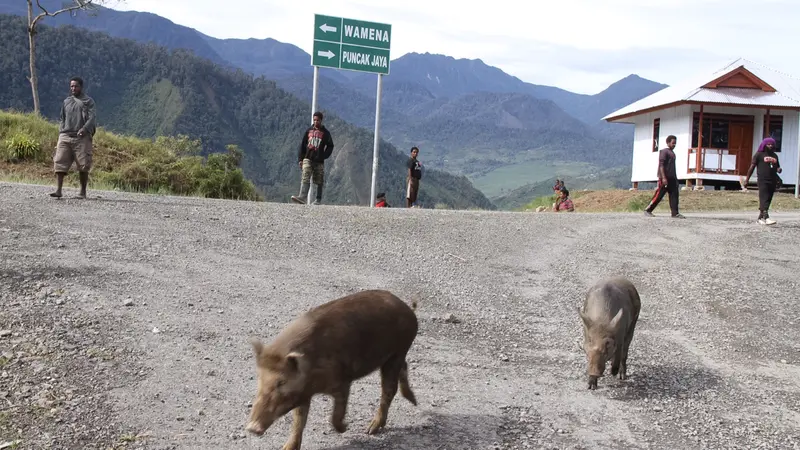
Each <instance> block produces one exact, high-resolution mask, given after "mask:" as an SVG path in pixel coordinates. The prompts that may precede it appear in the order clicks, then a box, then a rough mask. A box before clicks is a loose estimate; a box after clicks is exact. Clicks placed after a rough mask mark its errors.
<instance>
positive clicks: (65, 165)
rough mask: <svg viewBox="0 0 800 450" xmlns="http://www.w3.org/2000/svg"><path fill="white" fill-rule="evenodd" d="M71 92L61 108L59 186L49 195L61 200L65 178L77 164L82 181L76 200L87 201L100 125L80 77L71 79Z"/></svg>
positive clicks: (56, 162) (57, 160)
mask: <svg viewBox="0 0 800 450" xmlns="http://www.w3.org/2000/svg"><path fill="white" fill-rule="evenodd" d="M69 93H70V95H69V96H67V98H65V99H64V104H63V105H61V115H60V120H59V122H58V143H57V144H56V151H55V154H54V155H53V171H54V172H55V173H56V182H57V186H56V190H55V192H52V193H51V194H50V196H51V197H55V198H61V196H62V195H63V194H62V192H61V191H62V186H63V185H64V176H65V175H66V174H67V172H69V169H70V167H72V164H73V162H74V163H75V166H76V167H77V168H78V173H79V175H80V182H81V191H80V193H79V194H78V197H77V198H86V185H87V184H88V183H89V170H91V168H92V153H93V152H92V139H93V138H94V133H95V131H96V126H97V124H96V120H97V119H96V113H95V105H94V100H93V99H92V98H91V97H89V96H88V95H86V94H85V93H84V92H83V80H82V79H81V78H80V77H72V79H70V80H69Z"/></svg>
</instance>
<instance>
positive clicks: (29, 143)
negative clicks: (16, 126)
mask: <svg viewBox="0 0 800 450" xmlns="http://www.w3.org/2000/svg"><path fill="white" fill-rule="evenodd" d="M3 144H4V146H5V151H4V152H3V157H4V158H5V160H6V161H8V162H19V161H36V160H38V159H39V156H40V155H39V154H40V153H41V145H40V144H39V143H38V142H37V141H36V139H34V138H33V137H32V136H31V135H29V134H28V133H25V132H22V131H18V132H16V133H14V134H12V135H11V136H10V137H8V138H6V139H5V141H4V142H3Z"/></svg>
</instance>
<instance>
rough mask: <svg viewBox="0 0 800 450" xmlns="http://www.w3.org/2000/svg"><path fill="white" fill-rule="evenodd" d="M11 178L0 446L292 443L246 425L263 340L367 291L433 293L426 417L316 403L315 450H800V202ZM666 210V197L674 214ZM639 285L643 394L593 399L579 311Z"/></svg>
mask: <svg viewBox="0 0 800 450" xmlns="http://www.w3.org/2000/svg"><path fill="white" fill-rule="evenodd" d="M49 189H50V188H48V187H41V186H25V185H14V184H0V449H6V448H19V449H40V448H43V449H49V448H52V449H100V448H102V449H108V448H117V449H120V448H131V449H133V448H137V449H138V448H147V449H159V450H161V449H164V450H166V449H247V448H264V449H266V448H276V449H277V448H280V446H281V445H282V444H283V443H284V441H285V440H286V438H287V436H288V432H289V426H290V417H286V418H285V419H284V420H281V421H278V422H277V423H276V424H274V425H273V427H272V428H270V429H269V430H268V431H267V433H266V434H265V435H264V436H262V437H260V438H259V437H253V436H249V435H245V433H244V425H245V421H246V419H247V416H248V413H249V405H250V402H251V401H252V397H253V395H254V393H255V389H256V386H255V375H256V374H255V366H254V361H253V357H252V351H251V348H250V347H249V344H248V342H247V341H248V338H250V337H251V336H258V337H260V338H262V339H265V340H269V339H270V338H271V337H272V336H274V335H275V334H276V333H277V332H278V331H279V330H280V328H281V327H282V326H283V325H284V324H285V323H287V322H288V321H290V320H291V319H292V318H294V317H295V316H296V315H298V314H299V313H301V312H303V311H304V310H306V309H308V308H310V307H312V306H314V305H317V304H320V303H322V302H325V301H328V300H331V299H334V298H336V297H339V296H342V295H345V294H348V293H351V292H354V291H356V290H360V289H367V288H386V289H390V290H392V291H393V292H395V293H396V294H398V295H399V296H400V297H402V298H406V299H410V298H412V297H414V296H416V297H417V298H419V308H418V315H419V317H420V334H419V336H418V338H417V340H416V341H415V344H414V346H413V347H412V350H411V353H410V354H409V359H410V380H411V384H412V387H413V388H414V390H415V393H416V396H417V399H418V400H419V406H418V407H414V406H412V405H410V404H409V403H408V402H407V401H405V400H404V399H402V398H401V397H399V396H398V397H397V399H396V400H395V402H394V404H393V405H392V408H391V410H390V412H389V422H388V424H387V428H386V429H385V430H384V431H383V432H382V433H380V434H378V435H376V436H367V435H366V434H365V433H364V431H365V430H366V427H367V425H368V423H369V420H370V419H371V417H372V415H373V413H374V411H375V408H376V407H377V403H378V398H379V393H380V387H379V380H378V376H377V375H376V374H373V375H371V376H369V377H366V378H365V379H363V380H360V381H359V382H357V383H356V384H355V385H354V388H353V390H352V395H351V400H350V404H349V410H348V415H347V421H348V423H349V424H350V429H349V430H348V431H347V432H345V433H344V434H338V433H336V432H335V431H333V429H332V428H331V426H330V425H329V414H330V411H331V406H332V403H331V401H330V400H328V399H327V398H325V397H318V398H316V399H315V400H314V402H313V403H312V407H311V414H310V416H309V423H308V427H307V428H306V432H305V439H304V442H303V444H304V447H303V448H304V449H323V448H325V449H389V448H391V449H482V448H483V449H490V448H504V449H505V448H508V449H514V448H516V449H522V448H545V449H578V448H580V449H584V448H604V449H608V448H623V449H640V448H641V449H645V448H647V449H651V448H664V449H676V448H680V449H723V448H725V449H730V448H742V449H745V448H782V449H791V448H798V446H800V344H798V342H800V323H799V322H800V303H798V300H797V299H798V296H797V293H798V281H797V268H798V267H800V254H799V253H798V251H797V249H798V248H799V246H800V233H798V230H799V229H800V213H797V212H781V211H773V213H772V217H773V218H775V219H777V220H778V224H777V225H775V226H773V227H763V226H759V225H757V224H756V223H755V217H756V214H755V213H753V212H750V213H745V214H741V213H731V214H723V213H706V214H687V216H688V218H687V219H686V220H673V219H670V218H668V217H665V212H664V211H663V209H660V210H657V211H656V213H660V217H656V218H646V217H644V216H642V215H640V214H580V213H573V214H530V213H528V214H525V213H497V212H473V211H470V212H464V211H461V212H455V211H437V210H404V209H399V208H398V209H395V208H392V209H382V210H370V209H367V208H343V207H331V206H320V207H305V206H299V205H292V204H269V203H240V202H232V201H219V200H203V199H190V198H174V197H157V196H145V195H133V194H122V193H111V192H90V199H88V200H77V199H74V198H70V197H71V196H74V194H75V192H74V191H72V190H69V191H68V193H67V195H68V196H67V197H65V198H64V199H62V200H53V199H50V198H49V197H47V192H49ZM665 203H666V202H665ZM617 274H621V275H626V276H628V277H629V278H631V279H632V280H633V281H634V282H635V283H636V285H637V286H638V288H639V290H640V293H641V296H642V313H641V318H640V322H639V324H638V325H637V328H636V335H635V336H634V339H633V343H632V346H631V351H630V358H629V375H630V379H629V380H627V381H619V380H614V379H612V378H611V377H609V376H606V377H604V378H602V379H601V380H600V383H599V389H598V390H597V391H589V390H587V389H586V379H585V370H586V367H585V357H584V355H583V353H582V352H581V350H579V348H578V347H577V345H576V341H577V340H578V339H579V338H580V336H581V328H580V320H579V319H578V315H577V312H576V308H577V307H578V306H579V305H580V304H581V302H582V299H583V294H584V293H585V292H586V290H587V289H588V287H589V286H590V285H591V284H592V283H593V282H594V281H596V280H598V279H599V278H601V277H605V276H609V275H617Z"/></svg>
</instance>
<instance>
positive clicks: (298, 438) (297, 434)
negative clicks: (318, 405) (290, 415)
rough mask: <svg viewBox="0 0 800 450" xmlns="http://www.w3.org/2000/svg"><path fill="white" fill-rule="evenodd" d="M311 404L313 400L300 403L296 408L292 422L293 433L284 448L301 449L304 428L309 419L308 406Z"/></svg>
mask: <svg viewBox="0 0 800 450" xmlns="http://www.w3.org/2000/svg"><path fill="white" fill-rule="evenodd" d="M310 406H311V401H307V402H305V403H302V404H300V405H298V406H297V407H296V408H295V409H294V421H293V422H292V434H291V436H290V437H289V440H288V441H286V444H284V445H283V449H282V450H300V444H302V442H303V430H305V428H306V420H308V408H309V407H310Z"/></svg>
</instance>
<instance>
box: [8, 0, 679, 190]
mask: <svg viewBox="0 0 800 450" xmlns="http://www.w3.org/2000/svg"><path fill="white" fill-rule="evenodd" d="M42 4H43V5H46V6H51V7H52V6H59V5H60V4H61V1H60V0H44V1H43V2H42ZM0 13H5V14H13V15H24V14H26V11H25V3H24V2H22V1H19V0H0ZM45 23H47V24H48V25H53V26H58V25H75V26H77V27H81V28H87V29H90V30H95V31H100V32H103V33H107V34H108V35H110V36H114V37H120V38H126V39H131V40H133V41H136V42H140V43H150V44H156V45H160V46H164V47H166V48H169V49H187V50H189V51H191V52H192V53H194V54H195V55H197V56H199V57H201V58H205V59H208V60H209V61H211V62H213V63H214V64H215V65H218V66H220V67H221V68H226V69H241V70H242V71H244V72H246V73H248V74H252V75H254V76H256V77H264V78H266V79H269V80H274V81H275V82H276V84H277V86H278V87H279V88H281V89H282V90H285V91H287V92H289V93H291V94H293V95H294V96H296V97H297V98H299V99H300V100H302V101H305V102H306V103H310V101H311V93H312V92H311V91H312V71H313V69H312V67H311V65H310V60H311V57H310V55H309V54H308V53H306V52H305V51H303V50H302V49H300V48H299V47H297V46H295V45H293V44H288V43H283V42H279V41H276V40H274V39H217V38H214V37H211V36H207V35H205V34H203V33H200V32H199V31H197V30H194V29H192V28H189V27H185V26H182V25H179V24H175V23H173V22H172V21H170V20H168V19H165V18H163V17H160V16H157V15H155V14H151V13H146V12H133V11H117V10H113V9H107V8H102V7H100V8H99V9H98V10H97V11H95V12H93V13H91V14H87V13H85V12H79V13H77V14H75V15H67V14H63V15H60V16H57V17H48V18H46V20H45ZM309 31H310V30H309ZM310 38H311V37H309V39H310ZM664 87H666V85H664V84H660V83H656V82H653V81H650V80H646V79H643V78H641V77H638V76H636V75H630V76H628V77H625V78H623V79H621V80H619V81H617V82H616V83H614V84H612V85H611V86H609V87H608V88H607V89H606V90H604V91H602V92H600V93H598V94H595V95H585V94H577V93H573V92H569V91H566V90H563V89H560V88H557V87H552V86H541V85H535V84H531V83H527V82H524V81H522V80H520V79H519V78H517V77H514V76H512V75H509V74H506V73H505V72H503V71H502V70H500V69H498V68H496V67H492V66H489V65H487V64H485V63H484V62H483V61H481V60H480V59H455V58H452V57H449V56H444V55H436V54H429V53H408V54H406V55H403V56H402V57H400V58H397V59H395V60H393V61H392V62H391V73H390V75H389V76H386V77H385V78H384V82H383V91H382V104H381V130H380V133H381V138H383V139H384V140H386V141H387V142H389V143H391V144H393V145H394V146H395V147H396V148H399V149H400V150H401V152H402V153H407V150H408V148H410V147H411V146H412V145H416V146H418V147H420V149H421V153H420V158H421V159H422V160H423V161H424V162H425V163H426V164H427V166H428V167H429V168H437V169H443V170H445V171H448V172H451V173H454V174H459V175H462V174H463V175H466V176H467V177H468V178H469V179H470V180H471V181H472V182H473V184H475V185H476V186H477V187H478V188H479V189H481V190H482V191H483V192H484V193H485V194H486V195H487V196H491V197H498V196H500V195H501V194H504V193H505V194H507V193H508V192H511V191H515V190H517V191H519V188H521V187H523V186H524V185H526V184H537V183H540V182H543V181H546V180H549V179H550V178H552V177H553V176H554V175H561V176H562V177H563V176H573V177H575V178H576V181H577V180H579V179H580V178H581V177H584V176H586V175H589V174H592V173H599V172H603V171H608V170H609V169H618V168H624V167H629V166H630V147H631V139H632V127H631V126H629V125H621V124H607V123H604V122H602V121H601V120H600V119H601V117H603V116H604V115H605V114H607V113H609V112H611V111H613V110H615V109H617V108H619V107H622V106H624V105H626V104H628V103H631V102H633V101H636V100H638V99H640V98H643V97H645V96H647V95H649V94H652V93H654V92H656V91H658V90H660V89H663V88H664ZM375 90H376V76H375V75H374V74H363V73H358V72H349V71H337V70H333V69H326V68H323V69H320V80H319V91H318V104H319V106H320V109H322V110H323V111H326V112H329V113H334V114H336V115H337V116H338V117H341V118H342V119H343V120H344V121H346V122H349V123H351V124H353V125H356V126H357V127H363V128H366V129H367V130H371V129H372V127H373V126H374V121H375V116H374V115H375V96H376V92H375ZM364 163H365V164H366V163H367V161H365V162H364ZM612 172H614V173H619V174H622V175H621V176H620V177H619V178H620V179H617V180H612V183H611V184H612V185H613V184H618V185H621V184H623V183H626V182H627V180H626V179H625V177H626V175H624V171H612ZM509 174H511V175H509ZM568 179H569V178H568ZM573 187H578V186H575V185H574V184H573ZM528 190H530V189H528ZM522 191H525V189H522Z"/></svg>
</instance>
